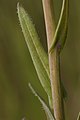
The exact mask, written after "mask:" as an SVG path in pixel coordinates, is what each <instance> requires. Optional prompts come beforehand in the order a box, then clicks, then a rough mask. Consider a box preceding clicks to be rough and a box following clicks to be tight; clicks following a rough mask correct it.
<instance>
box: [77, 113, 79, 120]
mask: <svg viewBox="0 0 80 120" xmlns="http://www.w3.org/2000/svg"><path fill="white" fill-rule="evenodd" d="M77 120H80V112H79V114H78V118H77Z"/></svg>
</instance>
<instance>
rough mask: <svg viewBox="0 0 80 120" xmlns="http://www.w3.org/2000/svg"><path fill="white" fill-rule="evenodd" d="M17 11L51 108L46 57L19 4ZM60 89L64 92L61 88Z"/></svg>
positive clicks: (29, 20) (29, 21) (30, 23)
mask: <svg viewBox="0 0 80 120" xmlns="http://www.w3.org/2000/svg"><path fill="white" fill-rule="evenodd" d="M17 10H18V17H19V21H20V25H21V28H22V32H23V34H24V37H25V41H26V44H27V46H28V49H29V52H30V55H31V58H32V61H33V64H34V66H35V69H36V72H37V74H38V77H39V80H40V82H41V85H42V86H43V88H44V90H45V91H46V93H47V95H48V99H49V104H50V107H52V95H51V84H50V72H49V63H48V56H47V54H46V52H45V51H44V49H43V47H42V45H41V43H40V40H39V38H38V35H37V32H36V30H35V27H34V25H33V23H32V21H31V19H30V17H29V15H28V14H27V13H26V12H25V10H24V8H22V7H21V6H19V4H18V5H17ZM62 89H63V91H65V89H64V88H63V86H62ZM63 93H64V92H63ZM64 96H65V95H64Z"/></svg>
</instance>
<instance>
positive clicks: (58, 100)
mask: <svg viewBox="0 0 80 120" xmlns="http://www.w3.org/2000/svg"><path fill="white" fill-rule="evenodd" d="M42 3H43V10H44V17H45V26H46V34H47V44H48V51H49V48H50V46H51V43H52V40H53V36H54V33H55V20H54V11H53V9H52V8H53V6H52V5H53V3H52V0H42ZM59 62H60V59H59V54H58V51H57V48H55V49H54V52H53V53H50V54H49V68H50V80H51V89H52V101H53V106H52V109H53V111H54V116H55V119H56V120H64V107H63V98H62V93H61V81H60V68H59V67H60V66H59Z"/></svg>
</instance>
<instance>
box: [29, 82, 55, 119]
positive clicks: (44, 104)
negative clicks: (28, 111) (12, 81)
mask: <svg viewBox="0 0 80 120" xmlns="http://www.w3.org/2000/svg"><path fill="white" fill-rule="evenodd" d="M29 87H30V89H31V91H32V93H33V94H34V95H35V96H36V97H37V98H38V100H39V101H40V102H41V104H42V106H43V109H44V111H45V113H46V116H47V119H48V120H55V118H54V116H53V114H52V113H51V111H50V109H49V107H48V106H47V105H46V103H45V102H44V101H43V100H42V98H41V97H40V96H39V95H38V94H37V93H36V92H35V90H34V89H33V87H32V86H31V84H30V83H29Z"/></svg>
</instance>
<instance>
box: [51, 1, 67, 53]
mask: <svg viewBox="0 0 80 120" xmlns="http://www.w3.org/2000/svg"><path fill="white" fill-rule="evenodd" d="M68 4H69V1H68V0H63V3H62V9H61V13H60V18H59V21H58V24H57V27H56V30H55V34H54V38H53V41H52V44H51V47H50V50H49V52H51V51H53V50H54V48H55V47H57V49H58V50H59V52H60V51H61V50H62V48H63V46H64V44H65V41H66V37H67V30H68V10H69V8H68V6H69V5H68Z"/></svg>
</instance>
